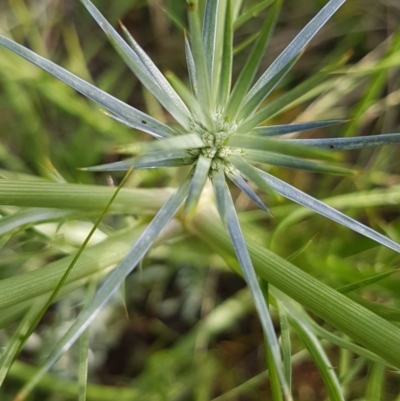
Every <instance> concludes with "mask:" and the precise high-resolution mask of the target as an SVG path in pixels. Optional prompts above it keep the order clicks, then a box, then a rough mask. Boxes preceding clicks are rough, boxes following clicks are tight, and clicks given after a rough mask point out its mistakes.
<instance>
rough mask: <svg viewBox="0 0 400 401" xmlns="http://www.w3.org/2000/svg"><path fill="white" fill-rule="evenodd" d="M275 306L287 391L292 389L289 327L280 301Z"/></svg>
mask: <svg viewBox="0 0 400 401" xmlns="http://www.w3.org/2000/svg"><path fill="white" fill-rule="evenodd" d="M276 306H277V309H278V315H279V323H280V329H281V347H282V356H283V366H284V368H285V376H286V382H287V383H288V386H289V390H291V389H292V360H291V359H292V343H291V340H290V327H289V321H288V315H287V313H286V309H285V308H284V306H283V303H282V302H281V301H280V300H278V299H277V300H276Z"/></svg>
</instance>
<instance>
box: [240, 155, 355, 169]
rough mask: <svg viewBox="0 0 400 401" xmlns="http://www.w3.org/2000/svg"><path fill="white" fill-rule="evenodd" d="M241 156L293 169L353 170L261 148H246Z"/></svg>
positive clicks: (257, 161)
mask: <svg viewBox="0 0 400 401" xmlns="http://www.w3.org/2000/svg"><path fill="white" fill-rule="evenodd" d="M243 157H244V158H245V159H247V160H250V161H252V162H256V163H264V164H269V165H271V166H280V167H285V168H290V169H295V170H305V171H312V172H314V173H329V174H339V175H348V174H354V171H352V170H350V169H348V168H345V167H338V166H333V165H330V164H322V163H316V162H313V161H310V160H303V159H300V158H298V157H293V156H285V155H283V154H278V153H272V152H265V151H263V150H250V149H249V150H246V151H245V153H244V154H243Z"/></svg>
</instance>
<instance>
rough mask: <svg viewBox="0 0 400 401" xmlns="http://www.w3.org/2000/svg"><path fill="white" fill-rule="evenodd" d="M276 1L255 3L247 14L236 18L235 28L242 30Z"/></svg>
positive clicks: (268, 0) (265, 0)
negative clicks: (243, 26) (241, 28)
mask: <svg viewBox="0 0 400 401" xmlns="http://www.w3.org/2000/svg"><path fill="white" fill-rule="evenodd" d="M273 2H274V0H264V1H261V2H258V3H255V4H254V5H253V6H251V7H249V8H248V9H247V10H246V11H245V12H243V13H242V14H241V15H240V17H238V18H236V20H235V23H234V25H233V27H234V28H235V30H236V29H238V28H240V27H241V26H242V25H243V24H245V23H246V22H247V21H249V20H250V19H252V18H254V17H255V16H256V15H257V14H258V13H260V12H261V11H263V10H265V9H266V8H267V7H268V6H269V5H270V4H271V3H273Z"/></svg>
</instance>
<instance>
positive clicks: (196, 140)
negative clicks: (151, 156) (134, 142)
mask: <svg viewBox="0 0 400 401" xmlns="http://www.w3.org/2000/svg"><path fill="white" fill-rule="evenodd" d="M205 146H206V145H205V144H204V142H203V141H202V140H201V138H200V136H199V135H197V134H186V135H179V136H175V137H173V138H166V139H162V140H159V141H151V142H144V143H141V144H139V151H140V152H143V153H147V152H154V151H157V150H164V149H165V150H168V149H169V150H172V149H199V148H204V147H205Z"/></svg>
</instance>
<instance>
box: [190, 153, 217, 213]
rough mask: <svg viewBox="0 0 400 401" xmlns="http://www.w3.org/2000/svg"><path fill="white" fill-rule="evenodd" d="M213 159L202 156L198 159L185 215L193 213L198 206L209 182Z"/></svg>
mask: <svg viewBox="0 0 400 401" xmlns="http://www.w3.org/2000/svg"><path fill="white" fill-rule="evenodd" d="M211 161H212V160H211V159H210V158H208V157H204V156H202V155H200V156H199V158H198V159H197V163H196V167H195V170H194V174H193V178H192V183H191V185H190V191H189V196H188V197H187V200H186V204H185V213H188V214H190V213H192V212H193V210H194V208H195V207H196V206H197V204H198V202H199V199H200V195H201V192H202V190H203V188H204V185H205V183H206V181H207V177H208V173H209V171H210V168H211Z"/></svg>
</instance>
